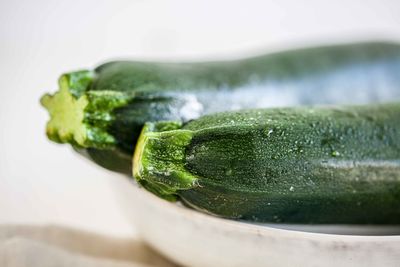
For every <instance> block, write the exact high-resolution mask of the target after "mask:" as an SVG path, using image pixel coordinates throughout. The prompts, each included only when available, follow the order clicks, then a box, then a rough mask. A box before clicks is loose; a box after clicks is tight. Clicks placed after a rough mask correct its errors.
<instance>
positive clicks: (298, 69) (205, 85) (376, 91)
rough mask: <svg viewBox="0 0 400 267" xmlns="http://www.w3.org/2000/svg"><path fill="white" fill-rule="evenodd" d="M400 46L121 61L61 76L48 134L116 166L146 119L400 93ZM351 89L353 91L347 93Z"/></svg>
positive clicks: (126, 166)
mask: <svg viewBox="0 0 400 267" xmlns="http://www.w3.org/2000/svg"><path fill="white" fill-rule="evenodd" d="M399 74H400V46H399V45H397V44H390V43H359V44H349V45H337V46H329V47H318V48H309V49H300V50H293V51H286V52H281V53H275V54H269V55H263V56H258V57H253V58H248V59H241V60H236V61H224V62H205V63H154V62H134V61H118V62H111V63H107V64H104V65H101V66H100V67H98V68H96V69H95V70H94V71H90V70H83V71H78V72H71V73H67V74H64V75H62V76H61V78H60V81H59V90H58V91H57V92H56V93H55V94H53V95H49V94H46V95H45V96H43V98H42V100H41V102H42V104H43V106H45V107H46V108H47V110H48V111H49V113H50V117H51V118H50V120H49V122H48V124H47V135H48V137H49V139H51V140H53V141H55V142H59V143H70V144H71V145H72V146H73V147H74V148H75V149H76V150H77V151H79V152H81V153H82V154H85V155H87V156H88V157H89V158H91V159H92V160H94V161H95V162H97V163H98V164H100V165H102V166H104V167H106V168H108V169H111V170H115V171H120V172H124V173H131V156H132V153H133V149H134V146H135V143H136V140H137V138H138V136H139V134H140V131H141V129H142V127H143V124H144V123H145V122H147V121H160V120H180V121H188V120H191V119H195V118H198V117H200V116H201V115H203V114H210V113H214V112H219V111H227V110H237V109H243V108H263V107H271V106H294V105H304V104H333V103H353V104H354V103H370V102H379V101H387V100H391V99H400V75H399ZM349 94H351V97H349Z"/></svg>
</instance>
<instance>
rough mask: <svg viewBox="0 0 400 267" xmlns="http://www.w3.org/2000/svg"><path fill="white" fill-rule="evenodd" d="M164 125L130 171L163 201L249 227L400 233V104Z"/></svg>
mask: <svg viewBox="0 0 400 267" xmlns="http://www.w3.org/2000/svg"><path fill="white" fill-rule="evenodd" d="M166 124H167V123H162V124H160V123H148V124H146V126H145V128H144V131H143V132H142V135H141V137H140V139H139V143H138V146H137V148H136V151H135V163H134V176H135V177H136V179H137V180H138V181H139V182H140V183H141V184H143V186H144V187H145V188H147V189H149V190H150V191H152V192H153V193H156V194H158V195H160V196H161V197H164V198H167V199H174V197H178V198H180V199H181V200H182V201H183V202H184V203H186V204H187V205H189V206H192V207H194V208H196V209H199V210H203V211H206V212H209V213H212V214H216V215H219V216H223V217H227V218H236V219H243V220H249V221H260V222H283V223H328V224H329V223H349V224H353V223H356V224H400V103H393V104H380V105H365V106H348V107H337V108H287V109H264V110H250V111H241V112H226V113H218V114H214V115H208V116H203V117H201V118H199V119H197V120H193V121H191V122H188V123H186V124H183V126H180V125H179V124H177V123H172V122H171V127H169V128H166V127H165V125H166ZM160 125H161V127H160ZM165 129H167V130H165ZM171 129H173V130H171Z"/></svg>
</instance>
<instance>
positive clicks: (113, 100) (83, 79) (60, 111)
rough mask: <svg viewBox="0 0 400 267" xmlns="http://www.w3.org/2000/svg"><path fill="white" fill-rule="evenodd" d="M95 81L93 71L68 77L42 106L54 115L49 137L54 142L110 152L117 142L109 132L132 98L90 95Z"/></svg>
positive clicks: (109, 93) (110, 93) (117, 94)
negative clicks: (110, 126) (115, 116)
mask: <svg viewBox="0 0 400 267" xmlns="http://www.w3.org/2000/svg"><path fill="white" fill-rule="evenodd" d="M93 79H94V73H93V72H91V71H86V70H84V71H77V72H71V73H67V74H64V75H62V76H61V77H60V79H59V90H58V91H57V92H56V93H54V94H53V95H50V94H45V95H44V96H43V97H42V98H41V100H40V102H41V104H42V105H43V106H44V107H45V108H46V109H47V111H48V112H49V114H50V120H49V121H48V123H47V126H46V133H47V136H48V138H49V139H50V140H52V141H55V142H58V143H70V144H72V145H73V146H75V147H78V148H86V147H92V148H100V149H105V148H110V147H112V146H114V145H115V144H116V139H115V138H114V136H113V135H112V134H110V133H109V132H108V127H109V125H110V124H111V123H112V121H113V120H114V116H113V113H112V112H113V111H114V110H115V109H116V108H119V107H122V106H124V105H126V104H127V103H128V101H129V100H130V97H129V96H127V95H126V94H124V93H121V92H116V91H88V88H89V87H90V86H91V83H92V81H93Z"/></svg>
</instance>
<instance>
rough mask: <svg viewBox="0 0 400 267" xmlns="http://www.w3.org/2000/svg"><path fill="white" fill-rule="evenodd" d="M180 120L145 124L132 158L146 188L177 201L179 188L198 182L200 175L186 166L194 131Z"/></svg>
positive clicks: (136, 174) (195, 184) (189, 186)
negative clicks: (182, 127)
mask: <svg viewBox="0 0 400 267" xmlns="http://www.w3.org/2000/svg"><path fill="white" fill-rule="evenodd" d="M181 126H182V125H181V122H176V121H171V122H158V123H146V124H145V126H144V127H143V130H142V132H141V134H140V136H139V139H138V142H137V145H136V149H135V154H134V157H133V166H134V167H133V176H134V177H135V179H136V180H137V181H138V182H139V183H140V184H141V185H142V186H144V187H145V188H146V189H147V190H149V191H151V192H153V193H155V194H157V195H159V196H160V197H162V198H165V199H167V200H176V193H177V191H179V190H187V189H191V188H194V187H195V186H197V185H198V183H197V180H198V177H196V176H195V175H193V174H191V173H190V172H188V171H187V170H186V169H185V162H186V147H187V146H188V145H189V144H190V141H191V139H192V135H193V132H192V131H189V130H182V129H180V128H181Z"/></svg>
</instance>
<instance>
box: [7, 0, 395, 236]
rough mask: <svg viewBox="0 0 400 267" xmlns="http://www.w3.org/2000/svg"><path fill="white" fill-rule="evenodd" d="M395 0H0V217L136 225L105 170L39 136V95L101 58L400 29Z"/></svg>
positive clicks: (101, 227) (255, 48) (226, 50)
mask: <svg viewBox="0 0 400 267" xmlns="http://www.w3.org/2000/svg"><path fill="white" fill-rule="evenodd" d="M399 14H400V1H397V0H374V1H372V0H368V1H365V0H364V1H361V0H359V1H356V0H351V1H320V0H310V1H295V0H293V1H289V0H282V1H252V0H247V1H235V3H232V1H228V0H223V1H218V2H217V1H211V0H209V1H198V2H192V1H184V0H174V1H130V0H125V1H107V2H106V1H94V0H88V1H81V2H79V4H78V1H76V2H75V3H73V2H71V1H66V0H62V1H61V0H60V1H51V0H40V1H28V0H22V1H1V2H0V59H1V60H0V75H1V79H0V88H1V89H0V99H1V100H2V102H1V105H0V125H1V129H0V151H1V152H0V210H1V213H0V224H5V223H24V224H48V223H52V224H59V225H67V226H72V227H75V228H80V229H90V230H91V231H95V232H99V233H106V234H107V235H113V236H127V235H135V230H134V228H132V226H131V225H129V224H128V223H127V221H126V220H125V218H124V214H123V212H122V211H121V209H120V207H119V205H118V203H117V201H116V198H115V195H114V192H113V191H112V189H111V187H110V179H113V178H111V176H110V174H109V173H108V172H107V171H105V170H103V169H100V168H98V167H96V166H95V165H94V164H91V163H90V162H88V161H86V160H82V158H81V157H80V156H78V155H76V154H74V153H73V151H72V150H71V149H70V147H69V146H66V145H57V144H54V143H51V142H49V141H47V140H46V137H45V134H44V126H45V123H46V120H47V114H46V112H45V111H44V110H43V108H41V107H40V105H39V97H40V96H41V95H42V94H43V93H45V92H48V91H54V90H56V86H57V84H56V82H57V78H58V76H59V75H60V74H61V73H62V72H65V71H69V70H74V69H80V68H90V67H93V66H95V65H96V64H98V63H100V62H102V61H105V60H107V59H115V58H126V57H128V58H135V59H143V58H145V59H149V58H152V59H167V60H170V59H176V58H179V59H194V58H195V59H207V58H229V57H239V56H243V55H246V54H253V53H256V52H260V51H267V50H271V51H276V50H280V49H283V48H288V47H296V46H302V45H308V44H319V43H329V42H334V41H335V42H336V41H340V42H342V41H348V40H365V39H373V38H379V39H391V40H400V16H399Z"/></svg>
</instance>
